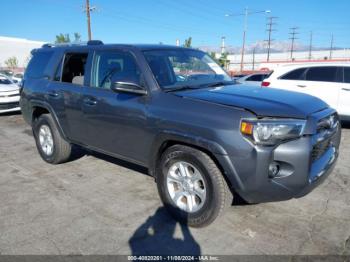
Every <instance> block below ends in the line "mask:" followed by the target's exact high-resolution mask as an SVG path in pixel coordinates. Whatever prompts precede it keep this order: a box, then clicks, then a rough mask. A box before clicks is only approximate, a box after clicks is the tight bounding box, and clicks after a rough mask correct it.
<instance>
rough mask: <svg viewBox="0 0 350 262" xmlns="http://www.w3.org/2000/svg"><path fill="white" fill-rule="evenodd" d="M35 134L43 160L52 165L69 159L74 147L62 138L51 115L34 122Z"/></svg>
mask: <svg viewBox="0 0 350 262" xmlns="http://www.w3.org/2000/svg"><path fill="white" fill-rule="evenodd" d="M33 134H34V137H35V142H36V146H37V149H38V151H39V154H40V156H41V157H42V159H43V160H45V161H46V162H48V163H50V164H60V163H64V162H66V161H67V160H68V159H69V157H70V155H71V151H72V147H71V145H70V143H68V142H67V141H66V140H64V138H63V137H62V136H61V134H60V132H59V131H58V129H57V126H56V123H55V121H54V120H53V118H52V116H51V115H50V114H44V115H41V116H40V117H39V118H38V119H37V120H36V121H35V122H34V124H33Z"/></svg>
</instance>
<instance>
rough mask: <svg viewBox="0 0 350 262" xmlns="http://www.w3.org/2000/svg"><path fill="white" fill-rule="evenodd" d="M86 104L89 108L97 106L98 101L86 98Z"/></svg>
mask: <svg viewBox="0 0 350 262" xmlns="http://www.w3.org/2000/svg"><path fill="white" fill-rule="evenodd" d="M84 104H86V105H88V106H95V105H96V104H97V101H96V99H94V98H92V97H86V98H84Z"/></svg>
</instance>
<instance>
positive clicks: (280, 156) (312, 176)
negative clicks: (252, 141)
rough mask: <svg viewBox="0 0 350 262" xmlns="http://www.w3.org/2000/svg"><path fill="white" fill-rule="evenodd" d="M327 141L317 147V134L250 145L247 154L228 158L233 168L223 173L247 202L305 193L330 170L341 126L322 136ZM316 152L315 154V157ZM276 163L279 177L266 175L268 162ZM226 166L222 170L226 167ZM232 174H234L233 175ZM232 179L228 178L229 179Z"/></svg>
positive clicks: (324, 177) (336, 152) (258, 201)
mask: <svg viewBox="0 0 350 262" xmlns="http://www.w3.org/2000/svg"><path fill="white" fill-rule="evenodd" d="M321 138H322V139H323V140H322V141H327V144H326V146H324V147H323V148H322V151H321V152H319V151H316V149H317V150H320V149H319V147H317V146H318V145H319V144H321V143H320V141H321V139H320V135H316V134H314V135H305V136H303V137H301V138H299V139H297V140H293V141H289V142H286V143H283V144H281V145H279V146H276V147H264V146H253V145H251V147H252V149H251V150H250V151H249V153H248V154H246V156H241V157H239V158H237V157H235V156H231V157H229V162H231V163H232V167H234V168H233V169H232V170H231V171H229V172H230V173H229V172H226V173H227V174H228V177H229V180H231V179H232V178H234V180H235V181H237V179H238V180H239V182H238V183H236V182H235V185H233V183H231V184H232V185H233V186H232V188H233V190H234V191H235V192H237V193H238V194H239V195H240V196H241V197H242V198H243V199H244V200H246V201H247V202H249V203H262V202H272V201H282V200H288V199H291V198H298V197H302V196H304V195H306V194H307V193H309V192H310V191H312V190H313V189H314V188H315V187H317V186H318V185H320V184H321V183H322V182H323V181H324V180H325V179H326V178H327V177H328V175H329V174H330V173H331V172H332V170H333V168H334V166H335V164H336V161H337V158H338V151H339V144H340V138H341V128H340V124H339V123H338V125H337V127H336V128H334V129H333V130H332V132H329V133H328V135H327V136H326V135H325V136H324V137H321ZM315 152H317V153H318V155H317V157H315ZM273 162H275V163H278V165H279V167H280V172H279V174H278V176H276V177H271V176H269V165H270V164H271V163H273ZM227 167H228V166H227V165H226V166H225V167H224V169H225V170H229V169H228V168H227ZM233 173H234V175H232V174H233ZM230 178H231V179H230Z"/></svg>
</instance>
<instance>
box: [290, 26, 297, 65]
mask: <svg viewBox="0 0 350 262" xmlns="http://www.w3.org/2000/svg"><path fill="white" fill-rule="evenodd" d="M298 29H299V27H292V28H290V30H291V32H290V33H289V34H290V35H291V37H290V38H289V39H290V40H291V41H292V45H291V48H290V59H291V60H293V52H294V43H295V40H297V39H298V38H297V37H296V35H297V34H299V33H298V32H297V30H298Z"/></svg>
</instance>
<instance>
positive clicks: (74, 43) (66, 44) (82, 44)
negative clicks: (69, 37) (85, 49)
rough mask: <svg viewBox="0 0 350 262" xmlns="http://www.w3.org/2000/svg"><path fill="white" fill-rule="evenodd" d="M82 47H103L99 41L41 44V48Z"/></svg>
mask: <svg viewBox="0 0 350 262" xmlns="http://www.w3.org/2000/svg"><path fill="white" fill-rule="evenodd" d="M84 45H103V42H102V41H101V40H89V41H87V42H73V43H46V44H43V45H42V46H41V47H42V48H51V47H59V46H84Z"/></svg>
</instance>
